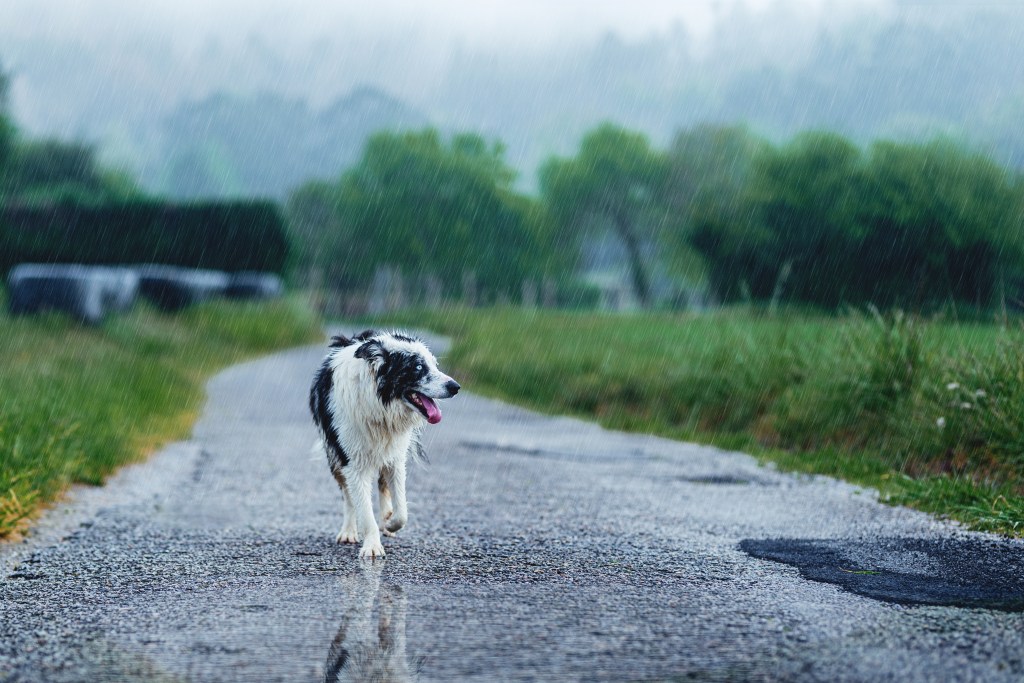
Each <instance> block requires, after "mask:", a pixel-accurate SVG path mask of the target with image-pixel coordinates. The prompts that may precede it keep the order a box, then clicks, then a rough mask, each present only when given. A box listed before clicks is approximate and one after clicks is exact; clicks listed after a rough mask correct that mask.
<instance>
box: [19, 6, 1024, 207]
mask: <svg viewBox="0 0 1024 683" xmlns="http://www.w3.org/2000/svg"><path fill="white" fill-rule="evenodd" d="M111 1H112V0H111ZM97 3H98V4H102V3H101V2H100V0H97ZM21 4H22V5H24V6H26V7H28V6H30V5H31V6H32V7H35V6H37V5H38V6H42V5H44V4H45V3H36V4H32V3H29V2H28V0H24V2H22V3H21ZM684 4H685V3H681V4H680V6H683V5H684ZM696 4H699V3H696ZM720 4H722V6H723V7H725V8H726V9H723V10H722V11H721V12H720V13H719V14H718V15H717V16H716V20H715V23H714V26H713V28H712V29H710V33H709V34H706V35H698V34H697V33H695V31H694V30H693V29H691V28H688V26H687V25H686V24H685V22H681V23H677V24H671V23H666V24H665V25H663V26H659V27H657V28H656V29H652V30H651V31H648V32H647V33H645V34H636V33H634V34H633V35H632V36H631V37H625V34H624V33H623V32H620V31H617V30H616V28H615V26H614V25H613V24H612V23H609V24H608V28H607V30H604V31H602V32H593V31H592V32H590V33H587V34H582V33H577V34H574V35H573V36H571V37H570V36H568V35H567V36H566V37H565V39H564V40H558V41H555V42H549V43H543V42H531V41H529V40H526V38H528V37H529V36H527V35H521V34H517V33H516V31H517V30H518V31H520V32H521V31H522V29H521V28H519V29H517V28H515V27H514V26H509V27H502V30H503V31H505V32H507V33H508V35H507V36H500V38H501V39H499V37H498V36H491V37H492V38H493V40H486V39H484V38H481V37H480V36H477V39H476V40H465V39H463V38H464V37H463V38H460V37H458V36H455V37H453V34H444V35H442V34H440V33H439V32H438V31H433V32H432V31H431V30H430V29H429V28H422V27H418V26H417V25H416V24H409V26H412V27H413V28H408V27H407V28H405V29H402V30H398V29H396V28H395V27H394V25H393V24H389V23H387V22H380V23H378V24H373V23H364V24H356V23H353V22H343V21H340V20H338V21H335V22H334V23H331V22H330V21H327V20H325V21H324V22H323V23H322V24H316V25H315V28H311V29H309V30H306V32H305V33H303V32H301V31H299V30H298V29H295V30H296V31H297V32H296V33H294V34H290V37H289V40H287V41H286V40H283V39H281V40H275V36H277V33H278V32H279V27H278V26H277V24H276V23H274V24H270V28H266V27H263V28H260V26H262V25H260V24H259V23H258V22H256V21H255V19H253V22H254V23H250V24H247V25H246V27H245V28H239V29H237V30H235V29H233V28H231V25H233V23H234V22H237V21H240V20H241V18H242V17H239V16H236V15H230V13H229V15H230V16H227V17H226V18H225V22H229V23H226V24H225V25H224V27H223V28H222V30H221V32H220V33H218V34H217V35H215V36H213V37H209V36H199V35H198V32H195V31H193V30H192V29H193V27H192V26H191V25H190V24H188V22H186V21H185V20H184V19H181V18H180V17H179V20H180V21H181V22H182V26H177V27H176V28H175V27H174V26H172V27H170V28H168V29H167V31H168V33H167V34H166V35H164V34H159V35H146V36H145V37H141V36H143V35H144V34H143V33H142V31H143V28H144V22H141V20H140V21H139V22H136V23H135V24H132V23H125V24H124V33H123V35H119V36H114V35H110V36H108V35H107V34H102V35H103V39H102V40H92V41H86V40H81V39H80V38H79V36H78V34H77V33H75V34H68V35H58V34H54V33H52V32H50V29H49V27H50V26H51V25H52V23H53V22H52V21H47V22H42V23H40V24H39V27H37V28H35V29H33V31H34V32H31V31H28V30H25V27H24V26H23V23H19V20H20V18H21V14H25V12H27V11H28V10H24V11H22V12H21V13H20V14H19V13H16V12H14V11H13V10H5V9H3V8H4V7H6V5H4V4H2V3H0V18H6V19H7V20H8V21H6V22H0V63H2V65H3V66H4V67H5V68H7V69H9V70H10V71H11V74H12V78H13V88H12V106H13V112H14V115H15V118H16V119H17V121H18V123H19V125H21V126H23V128H24V130H26V131H29V132H30V133H31V134H34V135H49V136H56V137H59V138H63V139H67V138H77V139H85V140H87V141H90V142H95V143H96V144H97V145H98V147H99V148H100V150H101V152H102V153H103V154H104V159H105V161H113V162H122V163H123V164H124V165H126V166H127V167H128V170H130V171H137V172H139V174H140V176H141V179H142V183H143V185H144V186H145V187H146V188H147V189H150V190H153V191H158V192H167V193H169V194H171V195H173V196H178V197H190V196H197V195H235V194H248V193H259V194H268V195H270V196H274V197H282V196H285V195H286V194H287V193H288V192H289V190H291V189H292V188H294V187H295V186H297V185H299V184H301V183H302V182H304V181H306V180H308V179H310V178H312V177H319V178H327V177H332V176H336V175H337V174H338V172H339V171H340V170H341V169H342V168H343V167H345V166H346V165H348V164H349V163H351V162H352V161H353V160H354V159H355V158H356V157H357V155H358V153H359V148H360V146H361V144H362V141H363V140H365V138H366V136H367V135H368V134H369V133H371V132H372V131H373V130H376V129H379V128H417V127H421V126H423V125H427V124H432V125H435V126H437V127H439V128H440V129H442V130H446V131H450V130H460V131H467V130H468V131H474V132H479V133H481V134H483V135H484V136H487V137H490V138H498V139H500V140H502V141H503V142H504V143H506V145H507V148H508V154H507V159H508V161H509V163H510V164H511V165H512V166H514V167H515V168H516V169H518V170H519V171H520V173H521V176H520V181H519V182H520V185H521V187H523V188H525V189H531V188H533V187H535V185H536V176H535V171H536V169H537V167H538V166H539V164H541V163H542V162H543V161H544V160H545V159H546V158H548V157H549V156H550V155H552V154H571V153H573V152H574V150H575V149H576V147H577V145H578V144H579V141H580V139H581V137H582V136H583V134H584V133H585V132H586V131H587V130H589V129H591V128H593V127H594V126H596V125H598V124H599V123H601V122H603V121H615V122H617V123H619V124H621V125H623V126H627V127H630V128H634V129H637V130H641V131H644V132H646V133H647V134H649V135H650V136H651V137H652V138H653V140H654V142H655V143H656V144H658V145H666V144H668V143H669V141H670V140H671V139H672V137H673V135H674V134H675V133H676V132H677V131H678V130H679V129H681V128H686V127H689V126H692V125H695V124H697V123H700V122H713V123H726V124H733V123H736V122H746V123H747V124H749V125H750V127H751V128H752V129H753V130H754V131H755V132H756V133H758V134H760V135H764V136H766V137H768V138H770V139H772V140H775V141H780V140H782V139H785V138H788V137H789V136H791V135H792V134H794V133H795V132H798V131H801V130H806V129H811V128H825V129H831V130H835V131H837V132H840V133H842V134H844V135H847V136H849V137H852V138H853V139H854V140H856V141H857V142H859V143H864V142H868V141H870V140H872V139H875V138H878V137H888V138H896V139H907V138H928V137H931V136H934V135H936V134H943V135H949V136H952V137H955V138H958V139H961V140H964V141H967V142H969V143H971V144H973V145H975V146H977V147H980V148H982V149H983V150H985V151H987V152H990V153H992V154H994V155H995V157H996V158H997V159H999V160H1000V161H1003V162H1007V163H1009V164H1011V165H1013V166H1015V167H1017V168H1021V169H1024V127H1022V126H1021V125H1020V122H1021V121H1022V120H1024V69H1021V68H1020V65H1021V64H1022V63H1024V40H1021V39H1020V36H1021V35H1024V3H1003V4H998V5H997V4H983V3H971V4H970V5H966V4H965V5H962V6H959V7H957V6H953V5H949V4H930V3H929V4H921V3H915V2H912V1H910V0H906V1H904V0H890V2H888V3H887V2H884V0H876V1H873V2H871V3H869V4H865V5H863V6H859V7H858V6H856V5H855V4H847V3H818V5H820V6H822V7H826V9H825V10H822V11H821V12H820V13H819V14H814V13H813V12H812V11H811V10H810V9H809V8H810V6H811V5H812V4H813V3H811V2H809V1H808V0H786V1H783V2H779V3H772V4H771V5H770V6H768V7H767V8H763V9H760V10H756V9H751V8H750V7H748V6H746V5H744V4H742V3H729V2H725V3H720ZM327 5H328V3H325V5H324V6H327ZM311 6H312V5H311ZM331 6H334V5H331ZM339 6H340V5H339ZM523 7H524V9H523V10H522V12H524V13H527V14H528V13H529V11H530V10H529V9H528V8H527V5H524V6H523ZM40 11H41V10H40ZM140 11H141V10H140ZM310 11H313V10H310ZM5 12H6V15H5V14H4V13H5ZM290 12H291V10H289V13H290ZM424 12H427V14H431V12H428V11H427V10H424ZM257 14H258V13H257V12H255V10H254V13H253V14H252V15H251V16H252V17H255V16H256V15H257ZM286 14H287V13H286ZM93 16H94V13H92V12H90V13H87V14H86V15H83V20H84V19H85V18H87V17H93ZM268 16H270V15H268ZM546 16H547V15H544V16H541V15H538V16H536V17H535V19H536V21H537V22H541V23H543V22H544V21H546V20H547V19H546V18H545V17H546ZM249 17H250V14H248V13H247V14H246V17H245V18H249ZM437 18H438V24H444V23H452V21H454V20H455V19H456V18H457V17H455V16H449V15H444V14H443V13H442V14H438V16H437ZM97 20H98V19H97ZM267 21H268V22H269V21H270V19H268V20H267ZM311 25H312V24H311ZM524 25H525V24H524ZM69 30H70V29H69ZM75 30H76V31H77V30H79V29H77V28H76V29H75ZM153 30H155V29H153ZM175 30H176V31H178V34H177V37H175V35H176V34H174V31H175ZM233 31H234V32H233ZM193 34H196V38H195V40H194V41H192V42H191V43H189V41H187V40H185V39H183V38H182V37H181V36H183V35H187V36H192V35H193ZM97 35H99V34H97ZM278 37H279V38H280V36H278ZM520 38H522V40H519V39H520ZM359 83H365V84H369V86H370V87H356V86H355V84H359ZM229 93H230V94H229ZM257 93H262V94H257Z"/></svg>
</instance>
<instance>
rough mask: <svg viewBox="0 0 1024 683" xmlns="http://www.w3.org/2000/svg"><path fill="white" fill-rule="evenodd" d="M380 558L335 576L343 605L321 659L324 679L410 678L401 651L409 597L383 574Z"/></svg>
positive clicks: (412, 673)
mask: <svg viewBox="0 0 1024 683" xmlns="http://www.w3.org/2000/svg"><path fill="white" fill-rule="evenodd" d="M383 571H384V568H383V566H381V565H380V564H377V565H373V566H364V567H361V568H360V570H359V571H357V572H356V573H354V574H352V575H349V576H347V577H344V578H342V579H340V581H341V583H342V586H341V588H342V590H343V595H344V598H345V600H346V601H347V602H348V604H347V606H346V607H345V611H344V615H343V616H342V618H341V624H340V625H339V626H338V632H337V633H336V634H335V636H334V639H333V640H332V641H331V644H330V647H329V648H328V651H327V659H326V661H325V663H324V676H323V681H324V683H336V682H339V681H353V682H355V681H379V682H380V683H384V682H385V681H387V682H392V681H393V682H394V683H401V682H404V681H415V680H416V679H417V677H416V671H415V669H414V668H413V667H411V666H410V663H409V658H408V655H407V653H406V638H405V624H406V614H407V611H408V600H407V599H406V596H405V593H404V591H403V590H402V587H401V586H399V585H397V584H394V583H385V582H383V580H382V574H383Z"/></svg>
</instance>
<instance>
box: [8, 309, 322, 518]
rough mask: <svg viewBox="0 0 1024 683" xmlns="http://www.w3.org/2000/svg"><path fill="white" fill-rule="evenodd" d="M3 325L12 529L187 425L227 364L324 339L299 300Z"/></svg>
mask: <svg viewBox="0 0 1024 683" xmlns="http://www.w3.org/2000/svg"><path fill="white" fill-rule="evenodd" d="M2 303H3V302H2V301H0V304H2ZM0 330H2V332H0V358H3V359H4V361H3V362H4V368H3V371H2V372H0V538H4V537H8V536H11V535H12V534H15V533H17V531H18V530H19V529H21V528H22V527H23V526H24V524H25V522H26V520H27V519H29V518H30V517H31V516H32V515H33V514H34V513H35V512H36V511H37V510H38V509H39V508H40V507H41V506H43V505H45V504H47V503H48V502H50V501H52V500H54V499H55V498H56V497H58V496H59V495H60V494H61V492H62V491H64V490H65V489H66V488H67V487H68V486H69V485H70V484H73V483H86V484H99V483H101V482H102V481H103V479H104V477H106V476H107V475H108V474H110V473H111V472H112V471H113V470H115V469H116V468H117V467H119V466H121V465H123V464H125V463H129V462H132V461H136V460H139V459H141V458H143V457H145V456H146V455H147V454H148V453H150V452H152V451H153V450H154V449H156V448H157V447H159V446H160V445H162V444H165V443H168V442H170V441H172V440H176V439H180V438H183V437H185V436H187V434H188V432H189V429H190V428H191V425H192V423H193V422H194V420H195V418H196V416H197V414H198V412H199V410H200V408H201V406H202V403H203V398H204V393H203V386H204V383H205V380H206V379H207V378H208V377H209V376H210V375H212V374H213V373H214V372H215V371H216V370H218V369H220V368H222V367H224V366H226V365H229V364H231V363H234V362H237V361H239V360H242V359H244V358H248V357H252V356H256V355H259V354H263V353H267V352H270V351H273V350H275V349H280V348H285V347H289V346H295V345H298V344H303V343H306V342H312V341H315V340H317V339H319V338H321V330H320V325H319V323H318V321H317V320H316V318H315V317H314V315H313V314H312V313H310V312H309V311H308V309H306V308H305V307H304V306H303V305H302V304H300V303H298V302H297V301H295V300H290V299H286V300H279V301H275V302H270V303H251V304H242V303H229V302H217V303H212V304H205V305H202V306H198V307H196V308H193V309H190V310H188V311H186V312H183V313H180V314H176V315H164V314H160V313H157V312H156V311H153V310H152V309H149V308H138V309H136V310H135V311H133V312H132V313H130V314H128V315H124V316H116V317H112V318H111V319H110V320H108V322H107V323H106V324H104V325H103V326H102V327H100V328H97V329H91V328H87V327H82V326H79V325H77V324H75V323H73V322H72V321H70V320H69V319H67V318H65V317H63V316H58V315H49V316H44V317H40V318H32V319H29V318H17V319H12V318H10V317H8V316H7V315H6V314H5V313H0Z"/></svg>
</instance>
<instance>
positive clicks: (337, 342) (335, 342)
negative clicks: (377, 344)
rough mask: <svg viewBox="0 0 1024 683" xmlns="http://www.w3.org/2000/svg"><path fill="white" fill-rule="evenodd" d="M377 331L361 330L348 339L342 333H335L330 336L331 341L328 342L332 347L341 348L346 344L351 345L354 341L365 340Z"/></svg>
mask: <svg viewBox="0 0 1024 683" xmlns="http://www.w3.org/2000/svg"><path fill="white" fill-rule="evenodd" d="M376 335H377V333H376V332H374V331H373V330H363V331H362V332H360V333H359V334H357V335H356V336H354V337H352V338H351V339H349V338H348V337H346V336H345V335H343V334H339V335H335V336H333V337H331V343H330V344H329V346H330V348H332V349H343V348H345V347H346V346H352V345H353V344H355V343H356V342H361V341H366V340H367V339H369V338H370V337H374V336H376Z"/></svg>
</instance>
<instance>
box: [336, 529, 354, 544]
mask: <svg viewBox="0 0 1024 683" xmlns="http://www.w3.org/2000/svg"><path fill="white" fill-rule="evenodd" d="M334 540H335V541H336V542H338V543H359V534H357V533H356V530H355V529H342V530H341V531H339V532H338V536H337V538H335V539H334Z"/></svg>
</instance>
